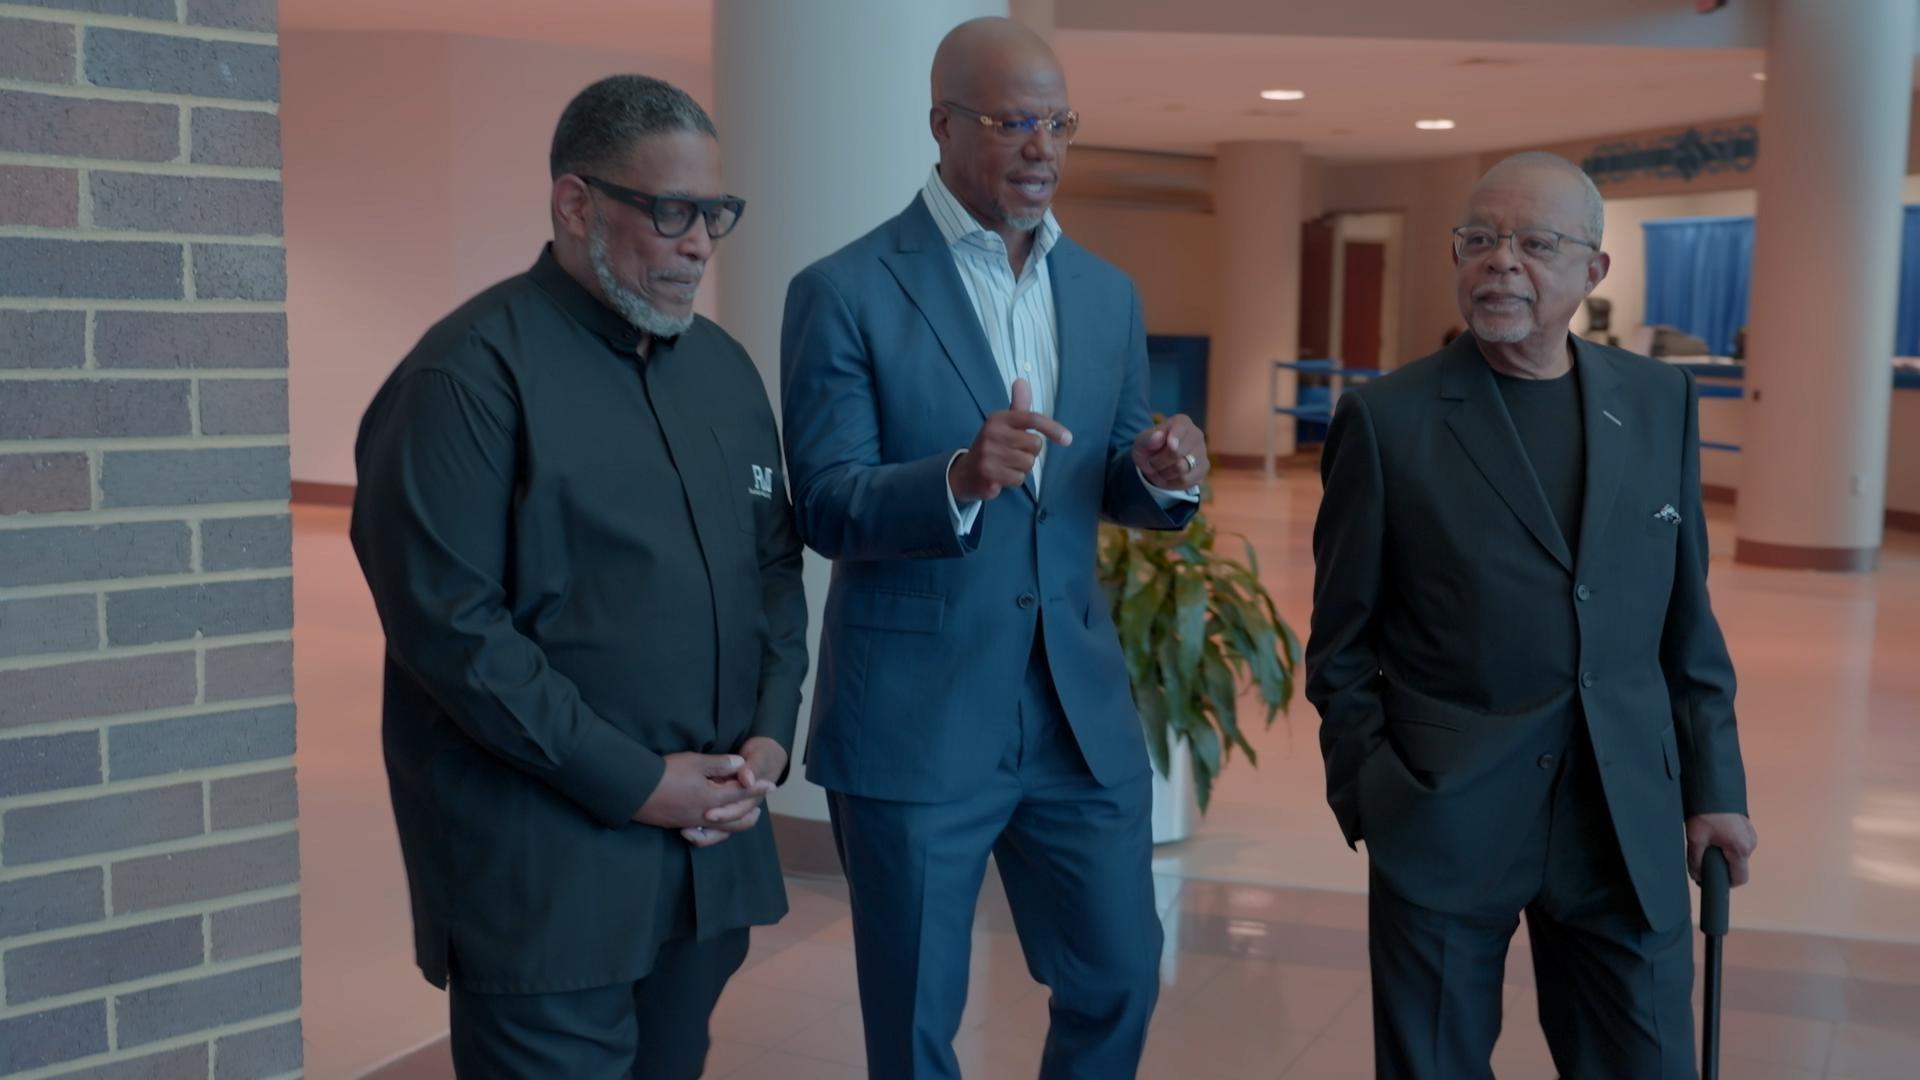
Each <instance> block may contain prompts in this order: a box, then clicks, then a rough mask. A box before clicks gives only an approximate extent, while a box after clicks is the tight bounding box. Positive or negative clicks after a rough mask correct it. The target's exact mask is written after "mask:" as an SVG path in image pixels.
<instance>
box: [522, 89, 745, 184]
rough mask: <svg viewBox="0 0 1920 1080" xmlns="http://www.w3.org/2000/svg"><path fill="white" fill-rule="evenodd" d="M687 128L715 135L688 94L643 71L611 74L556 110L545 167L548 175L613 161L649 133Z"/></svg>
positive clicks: (591, 168)
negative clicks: (557, 120) (557, 121)
mask: <svg viewBox="0 0 1920 1080" xmlns="http://www.w3.org/2000/svg"><path fill="white" fill-rule="evenodd" d="M681 131H690V132H694V133H696V134H700V135H705V136H708V137H709V138H719V137H720V133H719V132H718V131H717V130H715V128H714V126H713V119H712V118H711V117H709V116H708V115H707V111H706V110H705V109H702V108H701V107H700V103H699V102H697V101H695V100H693V97H692V95H690V94H688V93H687V92H686V91H685V90H682V89H680V88H679V87H677V86H674V85H673V84H672V83H668V82H663V81H661V80H659V79H653V78H648V77H647V76H645V75H614V76H611V77H609V78H605V79H601V80H600V81H599V82H597V83H594V84H593V85H592V86H589V87H587V88H586V89H585V90H582V91H580V93H579V94H577V95H575V96H574V99H573V100H572V101H570V102H568V103H567V108H566V110H565V111H564V112H562V113H561V114H560V123H559V126H557V127H556V128H554V131H553V150H552V152H551V153H550V154H549V155H548V157H547V167H548V168H549V169H551V170H552V173H553V179H555V180H558V179H559V178H561V177H562V176H565V175H567V174H568V173H582V172H595V171H598V170H601V169H605V168H606V167H607V166H609V165H612V164H614V163H615V162H617V161H619V160H620V158H622V157H624V156H625V155H626V154H627V152H628V151H630V150H632V149H633V145H634V143H636V142H638V141H640V140H641V139H644V138H646V137H647V136H649V135H668V134H672V133H675V132H681Z"/></svg>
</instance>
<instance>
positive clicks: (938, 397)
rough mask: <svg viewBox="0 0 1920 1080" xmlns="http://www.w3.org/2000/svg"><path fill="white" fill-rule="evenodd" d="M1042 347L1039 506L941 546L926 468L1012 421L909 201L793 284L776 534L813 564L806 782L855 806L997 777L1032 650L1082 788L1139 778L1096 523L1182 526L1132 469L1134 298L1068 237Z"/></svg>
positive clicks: (971, 323) (918, 209) (930, 795)
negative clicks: (1037, 649)
mask: <svg viewBox="0 0 1920 1080" xmlns="http://www.w3.org/2000/svg"><path fill="white" fill-rule="evenodd" d="M1047 260H1048V262H1047V268H1048V272H1049V274H1050V276H1051V279H1052V285H1053V297H1054V304H1055V309H1056V315H1057V322H1058V326H1059V333H1060V343H1059V344H1060V382H1059V394H1058V400H1057V401H1056V402H1055V407H1054V410H1053V411H1054V415H1055V417H1056V419H1058V420H1059V421H1060V422H1061V423H1062V424H1064V425H1065V426H1066V427H1067V429H1068V430H1069V431H1071V432H1072V433H1073V443H1072V445H1071V446H1065V447H1061V446H1055V447H1052V448H1051V449H1049V451H1048V454H1047V459H1046V468H1045V471H1044V474H1043V476H1042V483H1041V485H1040V493H1039V496H1038V497H1037V498H1036V497H1035V496H1034V494H1033V490H1032V486H1031V485H1027V486H1023V487H1021V488H1019V489H1015V490H1007V491H1004V492H1002V493H1001V495H1000V497H999V498H997V499H994V500H993V501H991V502H988V503H987V504H985V505H984V506H983V507H982V508H981V512H980V514H979V516H978V518H977V519H976V521H975V523H974V526H973V531H972V532H971V533H969V534H967V535H966V536H964V537H963V536H960V535H957V533H956V531H955V528H954V525H953V520H952V516H951V510H950V508H949V506H948V495H947V484H946V470H947V465H948V462H949V461H950V460H951V459H952V457H953V454H954V452H955V451H957V450H960V449H962V448H964V447H966V446H968V445H970V444H971V443H972V441H973V438H974V436H975V435H976V434H977V433H978V432H979V430H980V426H981V424H982V423H983V422H984V421H985V420H986V418H987V416H988V415H989V414H990V413H993V412H996V411H999V410H1003V409H1006V408H1007V407H1008V405H1009V402H1008V394H1007V388H1006V385H1005V382H1004V381H1003V380H1002V378H1001V376H1000V371H999V368H998V367H997V366H996V365H995V363H994V359H993V354H992V352H991V351H990V349H989V347H988V345H987V338H986V334H985V333H984V332H983V331H982V329H981V327H980V322H979V317H978V316H977V315H976V314H975V312H974V310H973V307H972V304H971V302H970V301H969V299H968V297H967V293H966V289H965V287H964V286H963V285H962V284H961V281H960V274H959V271H958V270H957V269H956V268H955V267H954V265H953V256H952V253H951V251H950V250H949V248H948V246H947V243H946V240H945V238H944V237H943V236H942V235H941V233H940V230H939V227H938V226H937V225H936V224H935V222H934V220H933V216H932V215H931V214H930V213H929V212H928V210H927V208H926V205H925V204H924V203H923V202H922V201H921V200H920V199H918V198H916V199H915V200H914V202H913V203H912V205H910V206H909V207H908V208H907V209H906V211H905V212H904V213H902V214H900V215H899V216H898V217H895V218H893V219H892V220H890V221H888V222H886V223H885V224H883V225H881V226H880V227H879V228H878V229H875V230H874V231H873V232H871V233H869V234H868V235H866V236H864V237H862V238H861V239H859V240H856V241H854V242H853V243H852V244H849V245H848V246H847V247H845V248H843V249H841V250H840V251H838V252H836V253H834V254H833V255H830V256H828V257H827V258H825V259H822V260H821V261H819V262H817V263H815V264H814V265H812V266H810V267H808V268H807V269H806V270H804V271H802V272H801V273H800V274H799V275H798V276H797V277H795V278H794V280H793V284H792V286H791V287H790V289H789V290H788V293H787V306H786V318H785V323H784V326H783V328H782V332H781V342H780V344H781V350H780V352H781V382H782V405H783V409H784V413H785V440H786V449H787V468H788V473H789V476H790V478H791V483H792V488H793V500H794V510H795V519H796V522H797V524H798V526H799V530H800V534H801V537H802V539H804V540H805V541H806V543H807V545H808V546H809V547H811V548H813V549H814V550H816V551H818V552H819V553H820V554H822V555H824V556H826V557H827V558H829V559H832V560H834V570H833V586H832V590H831V591H830V592H829V594H828V597H827V606H826V614H825V617H824V619H823V620H822V630H821V644H820V664H819V668H818V675H817V676H816V680H815V684H814V692H813V729H812V735H811V738H810V741H809V746H808V752H807V776H808V778H809V779H811V780H813V781H814V782H815V783H817V784H820V785H821V786H822V787H825V788H828V789H829V790H833V791H839V792H844V793H847V794H850V795H855V796H862V797H867V798H876V799H893V800H903V801H916V802H936V801H947V800H950V799H954V798H958V797H960V796H961V795H964V794H966V793H967V792H969V791H970V790H971V789H973V788H974V787H976V786H977V784H978V783H979V782H980V781H981V780H982V779H984V778H985V777H986V776H987V775H988V774H989V773H990V772H991V771H992V770H993V769H994V768H995V766H996V765H997V763H998V761H999V759H1000V756H1001V754H1002V752H1003V751H1004V750H1005V748H1006V745H1007V743H1008V740H1009V738H1010V736H1011V732H1012V730H1013V729H1012V728H1011V727H1010V726H1009V725H1010V721H1011V717H1012V716H1013V713H1014V709H1015V707H1016V701H1017V699H1018V696H1019V693H1020V689H1021V685H1022V681H1023V679H1024V677H1025V674H1026V671H1027V666H1028V660H1029V657H1030V656H1031V655H1032V649H1033V641H1034V634H1035V633H1036V632H1038V633H1042V634H1044V635H1045V638H1046V654H1047V657H1048V661H1049V664H1050V667H1051V672H1052V677H1053V684H1054V687H1055V689H1056V690H1057V691H1058V693H1059V696H1060V701H1061V704H1062V705H1063V706H1064V707H1065V711H1066V715H1067V717H1068V720H1069V722H1070V723H1071V725H1072V727H1073V733H1074V736H1075V738H1076V740H1077V741H1078V743H1079V745H1080V749H1081V752H1082V753H1083V754H1084V755H1085V757H1086V759H1087V764H1088V765H1089V767H1090V768H1091V769H1092V771H1093V774H1094V776H1095V777H1096V778H1097V779H1098V780H1099V781H1100V782H1101V783H1103V784H1115V783H1119V782H1122V781H1125V780H1129V779H1133V778H1137V777H1138V776H1139V775H1141V774H1142V773H1143V772H1144V771H1145V770H1146V768H1147V757H1146V752H1145V744H1144V741H1143V739H1142V737H1141V732H1140V721H1139V716H1138V714H1137V713H1136V712H1135V711H1134V706H1133V697H1132V691H1131V687H1130V685H1129V683H1128V680H1127V669H1126V664H1125V661H1124V659H1123V657H1122V655H1121V652H1120V645H1119V641H1118V638H1117V637H1116V635H1115V632H1114V627H1113V621H1112V619H1111V618H1110V617H1109V615H1108V611H1107V601H1106V598H1105V596H1104V595H1103V593H1102V592H1101V588H1100V585H1099V582H1098V581H1097V580H1096V578H1095V574H1094V559H1095V548H1096V544H1097V540H1098V526H1099V522H1100V519H1101V518H1102V517H1103V516H1104V517H1106V518H1107V519H1109V520H1112V521H1116V522H1119V523H1121V524H1125V525H1129V526H1132V527H1135V528H1146V529H1174V528H1180V527H1182V526H1184V525H1185V524H1186V522H1187V520H1188V519H1189V518H1190V517H1191V516H1192V514H1193V508H1192V507H1191V506H1190V505H1183V506H1179V507H1176V508H1174V509H1173V510H1164V509H1162V508H1161V507H1160V505H1159V503H1158V502H1156V501H1155V499H1154V497H1153V494H1152V492H1151V491H1149V490H1148V488H1147V486H1146V484H1145V483H1144V482H1143V481H1142V480H1141V478H1140V475H1139V473H1138V471H1137V470H1136V469H1135V467H1134V465H1133V460H1132V448H1133V441H1134V437H1135V436H1136V435H1137V434H1138V433H1139V432H1140V431H1142V430H1143V429H1145V428H1146V427H1148V426H1149V425H1150V423H1151V414H1150V412H1149V411H1148V408H1147V398H1146V385H1147V352H1146V331H1145V329H1144V325H1143V323H1142V320H1141V314H1140V301H1139V296H1138V294H1137V292H1136V291H1135V289H1134V287H1133V282H1132V281H1131V280H1129V279H1128V278H1127V276H1126V275H1125V274H1124V273H1122V272H1121V271H1120V270H1118V269H1117V268H1115V267H1113V266H1112V265H1110V264H1108V263H1106V262H1104V261H1103V260H1101V259H1100V258H1098V257H1096V256H1095V255H1093V254H1092V253H1090V252H1088V251H1087V250H1086V249H1085V248H1082V247H1081V246H1079V245H1078V244H1076V243H1074V242H1073V241H1072V240H1070V239H1067V238H1064V237H1063V238H1062V239H1061V240H1060V241H1059V243H1058V244H1056V245H1055V246H1054V248H1053V249H1052V250H1051V251H1050V252H1049V253H1048V255H1047Z"/></svg>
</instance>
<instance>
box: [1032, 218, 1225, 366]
mask: <svg viewBox="0 0 1920 1080" xmlns="http://www.w3.org/2000/svg"><path fill="white" fill-rule="evenodd" d="M1054 214H1055V216H1057V217H1058V218H1059V219H1060V226H1061V228H1063V229H1064V230H1066V232H1067V234H1068V235H1069V236H1071V237H1073V238H1074V239H1075V240H1077V241H1079V242H1080V243H1081V244H1083V245H1085V246H1086V247H1087V248H1088V250H1090V251H1092V252H1094V253H1095V254H1097V255H1099V256H1100V257H1101V258H1103V259H1106V260H1107V261H1109V262H1111V263H1113V264H1114V265H1116V266H1118V267H1120V268H1121V269H1122V270H1125V271H1126V272H1127V273H1128V274H1129V275H1131V276H1132V277H1133V281H1134V284H1135V285H1136V286H1138V287H1139V289H1140V304H1141V307H1142V308H1144V309H1145V316H1146V321H1147V333H1149V334H1197V335H1201V336H1205V337H1212V336H1213V333H1214V318H1215V315H1216V311H1215V306H1216V305H1215V302H1214V301H1215V295H1216V293H1217V291H1218V287H1219V283H1218V280H1217V277H1216V275H1217V271H1218V266H1219V248H1218V245H1217V243H1216V240H1215V235H1214V229H1215V220H1214V216H1213V215H1212V214H1209V213H1203V212H1200V211H1197V210H1170V209H1161V208H1157V207H1151V206H1119V205H1112V204H1105V203H1099V202H1091V201H1087V200H1075V199H1061V200H1059V201H1058V202H1057V203H1055V205H1054Z"/></svg>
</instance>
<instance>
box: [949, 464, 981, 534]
mask: <svg viewBox="0 0 1920 1080" xmlns="http://www.w3.org/2000/svg"><path fill="white" fill-rule="evenodd" d="M965 453H966V451H965V450H956V451H955V452H954V455H953V456H952V457H950V458H948V459H947V510H948V511H949V512H950V514H951V516H952V518H953V534H954V535H955V536H962V537H964V536H966V535H967V534H968V533H970V532H972V531H973V523H974V522H975V521H977V520H979V518H980V504H979V503H977V502H970V503H968V504H967V505H966V506H965V507H962V506H961V505H960V504H959V503H958V502H957V501H955V500H954V497H953V463H954V462H956V461H959V460H960V456H961V455H962V454H965Z"/></svg>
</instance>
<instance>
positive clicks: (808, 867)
mask: <svg viewBox="0 0 1920 1080" xmlns="http://www.w3.org/2000/svg"><path fill="white" fill-rule="evenodd" d="M772 816H773V843H774V846H775V847H777V848H779V849H780V869H782V870H784V871H786V872H787V873H789V874H802V875H806V876H808V877H834V878H837V877H842V876H844V874H843V872H842V871H841V869H840V849H839V848H838V847H837V846H836V845H835V844H834V842H833V825H832V824H831V823H829V822H825V821H815V820H813V819H812V818H801V817H792V816H789V815H787V814H774V815H772Z"/></svg>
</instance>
